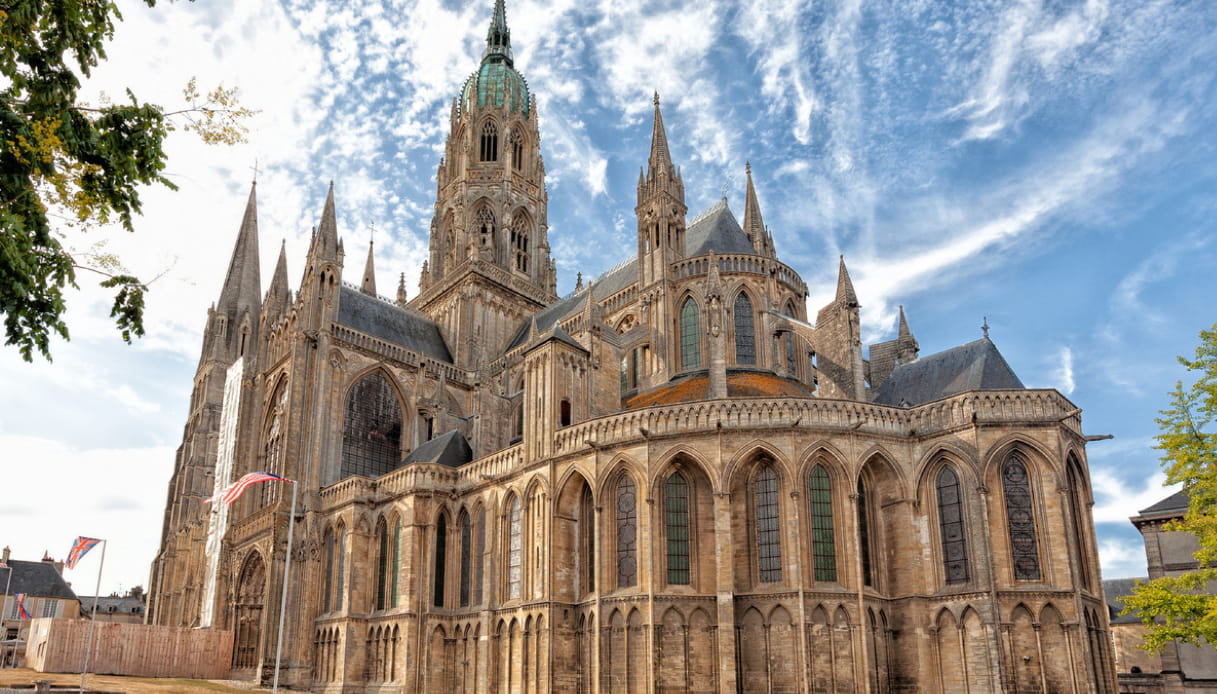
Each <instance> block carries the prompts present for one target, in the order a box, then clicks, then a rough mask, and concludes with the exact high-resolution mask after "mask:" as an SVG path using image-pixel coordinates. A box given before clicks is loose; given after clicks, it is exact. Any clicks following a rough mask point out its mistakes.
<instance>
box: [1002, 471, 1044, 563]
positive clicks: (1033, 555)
mask: <svg viewBox="0 0 1217 694" xmlns="http://www.w3.org/2000/svg"><path fill="white" fill-rule="evenodd" d="M1002 488H1003V490H1004V491H1005V496H1006V521H1007V524H1008V525H1009V532H1010V555H1011V557H1010V558H1011V560H1012V561H1013V562H1014V578H1015V579H1016V580H1019V581H1038V580H1040V555H1039V548H1038V546H1037V543H1036V538H1035V513H1034V510H1033V509H1032V508H1031V485H1030V482H1029V480H1028V479H1027V466H1026V465H1024V464H1023V461H1021V460H1019V459H1018V456H1017V455H1012V456H1010V459H1009V460H1007V461H1006V464H1005V465H1004V466H1003V467H1002Z"/></svg>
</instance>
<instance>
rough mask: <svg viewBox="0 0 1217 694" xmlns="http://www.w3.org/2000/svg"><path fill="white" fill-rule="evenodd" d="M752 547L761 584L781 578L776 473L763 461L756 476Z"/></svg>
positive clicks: (780, 538)
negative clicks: (754, 535) (755, 551)
mask: <svg viewBox="0 0 1217 694" xmlns="http://www.w3.org/2000/svg"><path fill="white" fill-rule="evenodd" d="M755 485H756V486H755V490H754V492H755V495H756V550H757V559H758V560H759V562H758V563H759V565H760V567H759V568H760V572H759V574H760V579H761V583H774V582H776V581H780V580H782V536H781V530H780V527H779V525H778V475H777V473H776V472H775V471H774V470H773V465H771V464H769V463H765V464H764V466H763V467H761V469H760V472H758V473H757V475H756V483H755Z"/></svg>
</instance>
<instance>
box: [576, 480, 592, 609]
mask: <svg viewBox="0 0 1217 694" xmlns="http://www.w3.org/2000/svg"><path fill="white" fill-rule="evenodd" d="M579 549H580V551H581V555H582V559H583V561H581V562H580V566H579V568H580V570H581V571H582V572H583V586H584V592H585V593H590V592H592V591H593V590H595V589H596V507H595V504H594V503H593V502H592V489H591V487H588V486H587V485H586V484H584V485H583V494H582V495H581V496H580V499H579Z"/></svg>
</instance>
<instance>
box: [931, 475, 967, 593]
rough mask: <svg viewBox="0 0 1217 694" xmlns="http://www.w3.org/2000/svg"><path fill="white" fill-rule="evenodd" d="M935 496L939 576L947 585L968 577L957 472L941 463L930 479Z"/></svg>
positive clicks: (962, 512) (964, 531) (965, 532)
mask: <svg viewBox="0 0 1217 694" xmlns="http://www.w3.org/2000/svg"><path fill="white" fill-rule="evenodd" d="M934 490H935V493H936V496H937V499H938V531H939V537H940V539H941V542H942V545H941V551H942V568H943V576H944V577H945V579H946V583H947V585H953V584H958V583H967V582H968V581H969V580H971V578H972V572H971V564H970V562H969V558H968V538H967V525H966V522H965V519H964V504H963V491H962V489H961V487H960V484H959V475H957V474H956V473H955V469H954V468H953V467H952V466H951V465H950V464H944V465H943V466H942V468H941V469H940V470H939V471H938V475H937V478H936V479H935V482H934Z"/></svg>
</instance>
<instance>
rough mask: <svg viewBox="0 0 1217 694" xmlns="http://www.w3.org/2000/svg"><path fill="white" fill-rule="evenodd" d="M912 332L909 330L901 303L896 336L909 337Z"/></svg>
mask: <svg viewBox="0 0 1217 694" xmlns="http://www.w3.org/2000/svg"><path fill="white" fill-rule="evenodd" d="M912 334H913V333H912V331H911V330H909V322H908V319H906V318H905V317H904V306H903V305H901V306H900V329H899V332H898V335H897V336H898V337H911V336H912Z"/></svg>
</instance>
